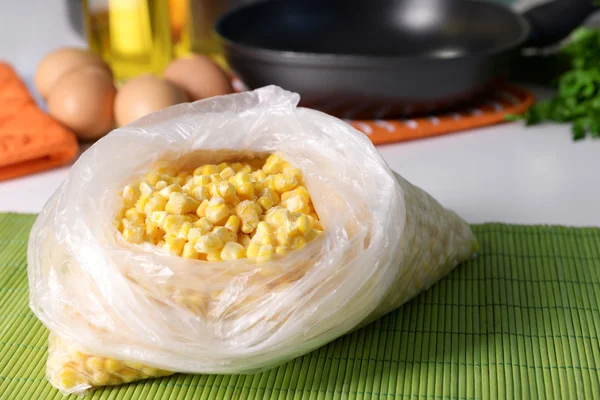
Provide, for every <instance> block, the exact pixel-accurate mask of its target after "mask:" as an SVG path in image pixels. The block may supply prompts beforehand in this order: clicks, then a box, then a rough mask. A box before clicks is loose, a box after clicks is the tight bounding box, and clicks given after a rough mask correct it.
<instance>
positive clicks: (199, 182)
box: [192, 175, 211, 186]
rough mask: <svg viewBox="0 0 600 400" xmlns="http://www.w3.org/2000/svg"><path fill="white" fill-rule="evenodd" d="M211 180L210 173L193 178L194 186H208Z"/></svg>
mask: <svg viewBox="0 0 600 400" xmlns="http://www.w3.org/2000/svg"><path fill="white" fill-rule="evenodd" d="M210 182H211V180H210V176H208V175H198V176H194V177H193V178H192V185H193V186H206V185H208V184H209V183H210Z"/></svg>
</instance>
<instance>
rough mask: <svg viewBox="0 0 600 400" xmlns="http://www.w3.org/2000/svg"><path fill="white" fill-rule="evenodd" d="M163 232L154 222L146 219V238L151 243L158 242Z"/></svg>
mask: <svg viewBox="0 0 600 400" xmlns="http://www.w3.org/2000/svg"><path fill="white" fill-rule="evenodd" d="M162 236H163V232H162V231H161V229H160V227H159V226H158V224H157V223H156V222H152V221H146V238H147V239H148V241H150V242H152V243H155V244H156V243H158V241H159V240H160V239H161V238H162Z"/></svg>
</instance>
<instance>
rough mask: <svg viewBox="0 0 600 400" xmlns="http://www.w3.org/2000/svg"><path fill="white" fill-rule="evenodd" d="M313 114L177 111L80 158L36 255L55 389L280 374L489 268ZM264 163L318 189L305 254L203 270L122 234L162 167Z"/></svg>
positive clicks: (459, 234) (263, 107)
mask: <svg viewBox="0 0 600 400" xmlns="http://www.w3.org/2000/svg"><path fill="white" fill-rule="evenodd" d="M298 100H299V96H298V95H297V94H293V93H290V92H287V91H284V90H282V89H280V88H278V87H273V86H270V87H265V88H262V89H258V90H255V91H253V92H246V93H241V94H233V95H228V96H222V97H217V98H213V99H208V100H204V101H200V102H196V103H191V104H182V105H178V106H174V107H171V108H167V109H165V110H162V111H159V112H157V113H154V114H152V115H149V116H147V117H145V118H142V119H140V120H138V121H136V122H135V123H133V124H130V125H128V126H125V127H122V128H119V129H116V130H115V131H113V132H111V133H110V134H109V135H107V136H106V137H104V138H103V139H101V140H99V141H98V142H97V143H96V144H95V145H94V146H92V147H91V148H90V149H89V150H88V151H86V152H85V153H84V154H83V155H82V156H81V157H80V159H79V160H78V161H77V162H76V164H75V165H74V166H73V168H72V169H71V171H70V173H69V176H68V178H67V179H66V180H65V182H64V183H63V184H62V185H61V186H60V188H59V189H58V190H57V191H56V193H55V194H54V195H53V196H52V198H51V199H50V201H49V202H48V203H47V204H46V206H45V207H44V209H43V211H42V212H41V214H40V216H39V217H38V219H37V221H36V223H35V225H34V227H33V229H32V231H31V236H30V241H29V250H28V264H29V265H28V273H29V281H30V291H31V292H30V306H31V309H32V310H33V312H34V313H35V315H36V316H37V317H38V318H39V319H40V320H41V321H42V322H43V323H44V324H45V325H46V326H47V327H48V328H49V329H50V331H51V332H52V334H53V335H52V337H51V344H52V346H51V347H50V355H49V360H48V373H47V375H48V378H49V379H50V381H51V382H52V383H53V384H54V385H55V386H57V387H58V388H59V389H60V390H62V391H63V392H66V393H72V392H83V391H85V390H87V389H89V388H91V387H95V386H102V385H107V384H119V383H125V382H130V381H132V380H136V379H144V378H148V377H152V376H163V375H166V374H168V373H170V372H167V371H172V372H185V373H249V372H255V371H257V370H261V369H265V368H269V367H273V366H275V365H278V364H281V363H283V362H285V361H288V360H290V359H291V358H294V357H297V356H299V355H302V354H305V353H307V352H310V351H311V350H314V349H316V348H318V347H320V346H322V345H323V344H325V343H327V342H330V341H331V340H333V339H335V338H337V337H339V336H341V335H343V334H345V333H347V332H349V331H351V330H353V329H356V328H357V327H360V326H362V325H364V324H366V323H368V322H370V321H372V320H374V319H375V318H378V317H379V316H381V315H383V314H385V313H387V312H389V311H391V310H393V309H394V308H396V307H398V306H400V305H401V304H402V303H404V302H406V301H407V300H409V299H410V298H412V297H413V296H415V295H416V294H418V293H419V292H421V291H423V290H425V289H426V288H428V287H429V286H430V285H432V284H433V283H435V282H436V281H437V280H439V279H440V278H442V277H443V276H444V275H446V274H447V273H448V272H449V271H450V270H451V269H452V268H454V267H455V266H456V265H457V264H458V263H459V262H461V261H463V260H465V259H467V258H469V257H471V256H472V255H473V254H474V252H475V251H476V248H477V244H476V241H475V239H474V237H473V235H472V233H471V230H470V228H469V226H468V224H466V223H465V222H464V221H463V220H461V219H460V218H459V217H458V216H457V215H456V214H454V213H453V212H452V211H449V210H446V209H444V208H443V207H442V206H440V205H439V203H437V202H436V201H435V200H434V199H433V198H431V197H430V196H429V195H428V194H426V193H425V192H423V191H422V190H420V189H418V188H416V187H414V186H412V185H411V184H410V183H408V182H407V181H405V180H404V179H402V178H401V177H399V176H397V175H395V174H394V173H393V172H392V171H391V170H390V169H389V167H388V166H387V165H386V163H385V162H384V160H383V159H382V157H381V155H380V154H379V153H378V152H377V150H376V149H375V148H374V147H373V145H372V144H371V142H370V141H369V140H368V138H367V137H366V136H364V134H362V133H361V132H358V131H356V130H355V129H354V128H352V127H351V126H349V125H348V124H346V123H344V122H343V121H341V120H339V119H337V118H334V117H331V116H328V115H326V114H323V113H320V112H318V111H314V110H310V109H304V108H297V107H296V105H297V103H298ZM256 153H261V154H262V153H276V154H278V155H281V157H283V158H284V159H285V160H287V161H288V162H289V163H291V164H293V165H294V166H297V167H298V168H300V169H301V170H302V172H303V174H304V179H305V183H306V186H307V188H308V190H309V192H310V194H311V198H312V202H313V204H314V207H315V210H316V211H317V213H318V215H319V218H320V220H321V223H322V225H323V230H324V231H323V233H322V234H321V235H319V237H318V238H317V239H315V240H313V241H312V242H310V243H308V244H307V245H306V246H305V247H304V248H303V249H301V250H296V251H293V252H290V253H288V254H287V255H285V257H283V258H282V259H279V260H273V261H269V262H266V263H263V264H260V265H259V264H257V263H256V262H254V261H253V260H251V259H241V260H235V261H221V262H208V261H199V260H188V259H184V258H181V257H178V256H174V255H169V254H165V253H164V252H161V251H159V250H158V249H157V248H155V247H153V246H151V245H148V244H144V245H134V244H131V243H128V242H126V241H124V240H123V238H122V237H121V236H120V234H119V232H118V231H117V229H116V228H115V227H114V226H113V224H112V221H113V219H114V217H115V215H116V213H117V212H118V210H119V209H120V207H121V198H120V196H119V193H120V190H121V189H122V188H123V187H124V186H125V185H126V184H128V183H129V182H131V181H133V180H134V179H136V178H138V177H139V176H141V175H143V174H144V173H145V172H146V171H148V170H149V169H150V168H151V167H152V166H153V165H155V164H156V162H159V161H166V162H170V163H174V164H178V165H201V164H206V163H210V162H214V161H215V160H216V161H227V160H234V159H236V157H240V155H243V154H256ZM265 270H267V271H269V273H268V274H264V273H259V272H261V271H263V272H264V271H265ZM204 293H212V294H213V297H211V298H210V299H208V300H207V298H206V297H202V296H203V294H204ZM215 293H216V295H215ZM194 301H196V302H198V303H199V304H200V303H201V304H202V306H201V307H200V306H197V305H196V306H194V304H195V303H194ZM90 358H92V359H93V361H89V359H90ZM118 362H121V364H118V365H117V364H115V363H118ZM110 367H113V369H112V370H111V369H110Z"/></svg>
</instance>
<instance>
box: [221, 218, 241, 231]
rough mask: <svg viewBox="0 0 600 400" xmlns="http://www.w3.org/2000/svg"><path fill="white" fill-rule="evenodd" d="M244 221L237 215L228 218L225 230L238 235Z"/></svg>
mask: <svg viewBox="0 0 600 400" xmlns="http://www.w3.org/2000/svg"><path fill="white" fill-rule="evenodd" d="M241 223H242V220H241V219H240V217H238V216H237V215H231V216H230V217H229V218H227V222H225V228H227V229H229V230H230V231H231V232H233V233H236V234H237V233H238V231H239V230H240V224H241Z"/></svg>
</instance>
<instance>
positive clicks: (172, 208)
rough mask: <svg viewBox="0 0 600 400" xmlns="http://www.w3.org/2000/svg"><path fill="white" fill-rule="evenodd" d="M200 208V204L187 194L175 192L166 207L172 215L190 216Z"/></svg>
mask: <svg viewBox="0 0 600 400" xmlns="http://www.w3.org/2000/svg"><path fill="white" fill-rule="evenodd" d="M198 206H200V202H199V201H198V200H196V199H194V198H192V197H190V196H188V195H186V194H183V193H179V192H173V193H171V194H170V195H169V201H168V202H167V205H166V206H165V211H166V212H168V213H170V214H181V215H183V214H188V213H193V212H195V211H196V210H197V209H198Z"/></svg>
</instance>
